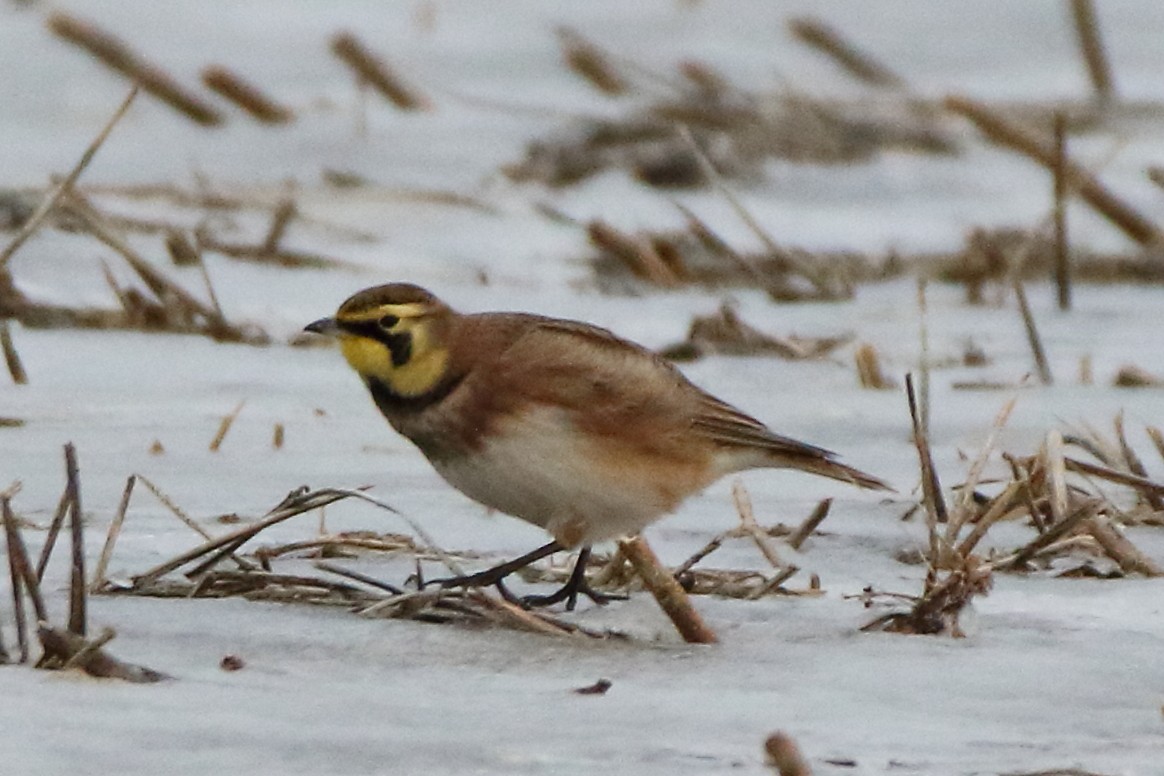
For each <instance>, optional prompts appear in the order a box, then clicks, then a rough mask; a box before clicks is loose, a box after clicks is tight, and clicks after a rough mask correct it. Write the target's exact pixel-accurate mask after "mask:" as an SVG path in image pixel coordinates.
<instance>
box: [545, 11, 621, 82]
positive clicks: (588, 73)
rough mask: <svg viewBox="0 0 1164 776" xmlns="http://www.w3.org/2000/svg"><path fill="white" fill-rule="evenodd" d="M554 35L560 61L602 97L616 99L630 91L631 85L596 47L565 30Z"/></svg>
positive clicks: (604, 53)
mask: <svg viewBox="0 0 1164 776" xmlns="http://www.w3.org/2000/svg"><path fill="white" fill-rule="evenodd" d="M557 32H558V45H559V46H561V49H562V59H563V60H564V61H565V63H566V67H567V68H569V69H570V71H571V72H573V73H575V74H576V75H578V76H580V77H581V78H583V79H584V80H585V81H586V82H587V83H589V84H590V85H591V86H593V87H594V88H595V89H597V90H598V91H600V92H602V93H603V94H607V95H611V96H617V95H620V94H626V93H627V92H628V91H629V90H630V82H629V81H627V79H626V78H625V77H624V76H623V75H622V73H620V72H619V71H618V68H617V67H615V65H614V63H613V62H612V61H611V59H610V57H609V56H608V55H607V54H606V52H605V51H603V50H602V49H601V48H600V47H599V46H597V45H596V44H594V43H593V42H591V41H589V40H587V39H586V38H584V37H582V35H580V34H578V33H577V32H576V31H574V30H571V29H569V28H568V27H560V28H558V31H557Z"/></svg>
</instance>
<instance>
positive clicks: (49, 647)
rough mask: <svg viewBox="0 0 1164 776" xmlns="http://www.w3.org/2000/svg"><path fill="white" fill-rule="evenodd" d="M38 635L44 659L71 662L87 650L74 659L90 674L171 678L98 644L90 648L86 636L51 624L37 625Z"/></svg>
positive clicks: (140, 680)
mask: <svg viewBox="0 0 1164 776" xmlns="http://www.w3.org/2000/svg"><path fill="white" fill-rule="evenodd" d="M37 636H38V637H39V638H40V643H41V646H42V647H43V648H44V653H45V656H44V658H43V659H42V660H48V661H52V662H55V663H56V664H58V665H62V666H63V665H68V664H69V662H70V660H72V659H73V658H74V657H76V656H77V654H78V653H81V652H84V653H85V654H84V655H83V656H82V657H81V658H80V659H78V660H76V661H74V663H75V665H76V667H77V668H80V669H81V670H82V671H84V672H85V673H87V674H89V675H90V676H97V677H102V678H109V679H123V680H125V681H127V682H132V683H136V684H149V683H153V682H160V681H162V680H163V679H169V678H170V677H169V676H167V675H166V674H163V673H161V672H160V671H154V670H153V669H151V668H146V667H144V666H139V665H134V664H132V663H125V662H123V661H121V660H118V659H117V658H115V657H113V656H112V655H110V654H109V653H108V652H106V651H105V650H103V649H101V648H99V647H98V648H96V649H88V647H89V644H90V642H89V641H87V640H86V639H85V638H84V637H83V636H78V635H77V634H75V633H71V632H69V631H65V630H60V629H57V628H51V627H49V626H48V625H46V624H44V623H42V624H41V625H40V627H39V628H38V629H37Z"/></svg>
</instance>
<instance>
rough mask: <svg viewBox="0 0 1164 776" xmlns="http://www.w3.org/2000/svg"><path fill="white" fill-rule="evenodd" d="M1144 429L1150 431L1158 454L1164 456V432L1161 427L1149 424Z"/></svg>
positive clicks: (1149, 435)
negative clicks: (1161, 431)
mask: <svg viewBox="0 0 1164 776" xmlns="http://www.w3.org/2000/svg"><path fill="white" fill-rule="evenodd" d="M1144 430H1145V431H1146V432H1147V433H1148V438H1149V439H1151V440H1152V445H1153V446H1154V447H1155V448H1156V454H1157V455H1159V456H1160V457H1161V458H1164V434H1162V433H1160V429H1158V428H1156V427H1155V426H1148V427H1147V428H1145V429H1144Z"/></svg>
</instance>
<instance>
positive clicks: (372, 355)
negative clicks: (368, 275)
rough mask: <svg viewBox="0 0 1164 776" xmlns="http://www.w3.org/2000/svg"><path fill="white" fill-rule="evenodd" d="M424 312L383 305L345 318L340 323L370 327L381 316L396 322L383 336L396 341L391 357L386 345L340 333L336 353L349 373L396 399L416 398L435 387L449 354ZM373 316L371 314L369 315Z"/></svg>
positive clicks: (418, 308)
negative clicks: (374, 383) (370, 380)
mask: <svg viewBox="0 0 1164 776" xmlns="http://www.w3.org/2000/svg"><path fill="white" fill-rule="evenodd" d="M425 312H427V310H426V309H425V308H423V307H422V306H420V305H415V304H402V305H384V306H382V307H380V308H377V309H376V310H375V311H373V312H371V313H369V314H365V315H361V316H359V317H358V318H357V317H354V316H353V317H348V318H345V319H344V320H342V321H341V324H340V325H341V327H342V325H343V323H360V324H374V323H375V322H376V321H380V320H381V319H383V318H384V317H385V316H393V317H395V318H397V319H398V321H397V323H396V324H395V325H394V326H391V327H389V328H386V329H385V330H384V332H385V334H386V335H387V336H389V337H397V338H399V342H400V345H398V346H396V347H398V348H405V350H403V351H402V352H401V351H398V352H397V353H395V354H394V353H393V349H392V348H390V347H389V346H388V344H387V343H386V342H383V341H381V340H379V339H376V338H374V337H372V336H368V335H365V334H360V333H356V332H352V331H341V333H340V350H341V351H342V352H343V354H344V358H345V359H346V360H347V362H348V364H349V365H350V366H351V367H352V369H354V370H356V372H358V373H359V374H360V375H361V376H363V377H372V378H375V379H376V380H378V381H380V382H381V383H383V384H384V385H385V387H387V388H388V389H389V390H391V391H392V392H393V393H396V394H398V395H400V396H419V395H421V394H424V393H427V392H428V391H430V390H432V389H433V388H435V387H436V386H437V384H438V383H439V382H440V380H441V378H442V377H444V375H445V369H446V367H447V365H448V357H449V352H448V349H447V348H445V347H444V345H443V344H442V343H440V342H438V341H436V338H435V337H434V336H433V331H432V321H431V319H430V318H426V317H425V316H424V313H425ZM373 313H374V314H373ZM394 356H395V357H394Z"/></svg>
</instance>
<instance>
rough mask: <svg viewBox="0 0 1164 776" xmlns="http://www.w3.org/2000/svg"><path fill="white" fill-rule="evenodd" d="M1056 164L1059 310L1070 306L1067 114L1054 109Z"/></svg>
mask: <svg viewBox="0 0 1164 776" xmlns="http://www.w3.org/2000/svg"><path fill="white" fill-rule="evenodd" d="M1052 129H1053V133H1054V139H1055V143H1054V151H1055V160H1054V161H1055V164H1054V165H1053V167H1052V170H1051V171H1052V174H1053V175H1052V178H1053V183H1052V198H1053V201H1054V211H1053V212H1054V226H1055V276H1054V280H1055V289H1056V295H1057V297H1058V300H1059V309H1060V310H1070V309H1071V254H1070V247H1069V246H1068V243H1067V191H1068V187H1067V159H1068V156H1067V115H1066V114H1065V113H1064V112H1063V111H1055V120H1054V125H1053V127H1052Z"/></svg>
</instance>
